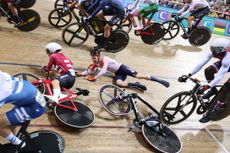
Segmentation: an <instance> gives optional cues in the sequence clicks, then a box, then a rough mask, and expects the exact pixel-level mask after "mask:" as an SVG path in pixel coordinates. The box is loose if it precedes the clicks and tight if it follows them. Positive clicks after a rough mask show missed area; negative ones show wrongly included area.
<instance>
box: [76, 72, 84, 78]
mask: <svg viewBox="0 0 230 153" xmlns="http://www.w3.org/2000/svg"><path fill="white" fill-rule="evenodd" d="M75 74H76V76H78V77H81V76H83V74H82V73H81V72H77V71H76V72H75Z"/></svg>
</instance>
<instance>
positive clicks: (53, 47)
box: [46, 42, 62, 54]
mask: <svg viewBox="0 0 230 153" xmlns="http://www.w3.org/2000/svg"><path fill="white" fill-rule="evenodd" d="M61 50H62V48H61V46H60V45H59V44H58V43H55V42H51V43H48V44H47V45H46V51H48V52H49V53H51V54H53V53H56V52H59V51H61Z"/></svg>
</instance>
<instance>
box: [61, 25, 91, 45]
mask: <svg viewBox="0 0 230 153" xmlns="http://www.w3.org/2000/svg"><path fill="white" fill-rule="evenodd" d="M88 36H89V31H88V29H87V28H85V26H84V25H83V24H82V23H80V22H78V23H72V24H70V25H68V26H67V27H66V28H65V29H64V30H63V32H62V39H63V41H64V42H65V43H66V44H68V45H69V46H73V47H77V46H79V45H81V44H83V43H84V42H85V41H86V40H87V39H88Z"/></svg>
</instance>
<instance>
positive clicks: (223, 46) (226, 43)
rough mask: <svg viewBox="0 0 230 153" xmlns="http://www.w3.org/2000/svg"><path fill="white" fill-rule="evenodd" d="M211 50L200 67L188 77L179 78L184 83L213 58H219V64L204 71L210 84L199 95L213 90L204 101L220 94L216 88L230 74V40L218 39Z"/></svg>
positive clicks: (197, 66) (211, 46) (206, 95)
mask: <svg viewBox="0 0 230 153" xmlns="http://www.w3.org/2000/svg"><path fill="white" fill-rule="evenodd" d="M210 50H211V51H209V52H207V53H206V56H205V57H204V59H203V60H202V61H201V62H200V63H199V64H198V65H196V66H195V67H194V69H193V70H192V71H191V72H190V73H189V74H188V75H183V76H181V77H179V80H180V81H181V82H184V81H186V80H187V78H188V77H189V76H192V75H194V74H195V73H197V72H198V71H200V69H201V68H202V67H203V66H204V65H205V64H206V63H208V61H210V60H211V59H212V58H213V57H214V58H218V59H219V61H218V62H215V63H214V64H213V65H211V66H209V67H207V68H206V69H205V70H204V71H205V77H206V80H207V81H208V83H209V84H208V85H204V86H203V87H202V88H200V89H199V93H200V94H202V93H204V92H205V91H206V90H208V89H210V88H211V90H210V91H208V92H207V93H206V94H205V95H204V96H203V98H204V99H208V98H209V97H211V96H212V95H214V94H217V93H218V90H217V89H216V88H215V87H214V86H215V85H217V84H218V83H219V82H220V81H221V80H223V78H224V75H225V74H226V73H227V72H230V40H228V39H226V38H217V39H215V40H214V41H213V42H212V44H211V45H210ZM215 74H216V75H215Z"/></svg>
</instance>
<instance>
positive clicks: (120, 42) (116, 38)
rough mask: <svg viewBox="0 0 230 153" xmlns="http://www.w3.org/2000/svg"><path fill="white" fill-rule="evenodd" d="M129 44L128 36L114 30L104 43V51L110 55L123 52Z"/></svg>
mask: <svg viewBox="0 0 230 153" xmlns="http://www.w3.org/2000/svg"><path fill="white" fill-rule="evenodd" d="M128 43H129V35H128V34H127V33H126V32H124V31H123V30H119V29H117V30H114V31H112V32H111V35H110V36H109V38H108V41H106V42H105V47H104V48H105V50H106V51H108V52H110V53H117V52H119V51H121V50H123V49H124V48H125V47H126V46H127V45H128Z"/></svg>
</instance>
